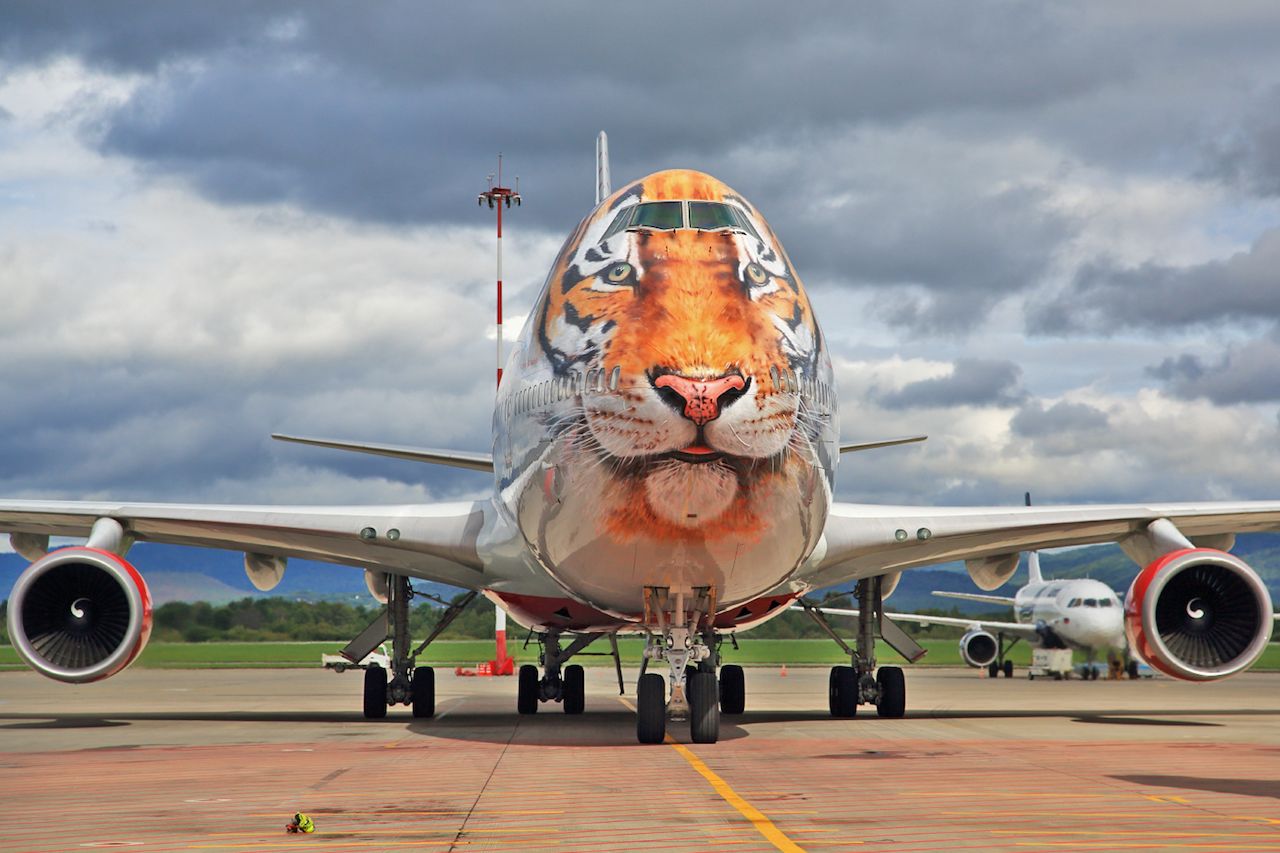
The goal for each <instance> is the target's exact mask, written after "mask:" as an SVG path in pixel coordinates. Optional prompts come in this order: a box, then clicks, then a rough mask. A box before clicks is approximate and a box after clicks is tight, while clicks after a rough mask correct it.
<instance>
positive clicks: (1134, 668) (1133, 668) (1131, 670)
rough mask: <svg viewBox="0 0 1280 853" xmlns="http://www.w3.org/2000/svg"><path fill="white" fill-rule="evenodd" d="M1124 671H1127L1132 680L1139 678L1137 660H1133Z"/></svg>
mask: <svg viewBox="0 0 1280 853" xmlns="http://www.w3.org/2000/svg"><path fill="white" fill-rule="evenodd" d="M1124 671H1125V673H1126V674H1128V676H1129V677H1130V678H1137V677H1138V662H1137V661H1136V660H1131V661H1129V665H1128V666H1126V667H1125V668H1124Z"/></svg>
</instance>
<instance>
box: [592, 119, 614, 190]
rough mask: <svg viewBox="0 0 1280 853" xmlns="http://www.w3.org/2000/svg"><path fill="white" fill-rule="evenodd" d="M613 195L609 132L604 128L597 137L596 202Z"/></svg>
mask: <svg viewBox="0 0 1280 853" xmlns="http://www.w3.org/2000/svg"><path fill="white" fill-rule="evenodd" d="M611 195H613V186H612V184H611V182H610V180H609V134H607V133H605V132H604V131H603V130H602V131H600V135H599V136H597V137H596V204H599V203H600V202H602V201H604V200H605V199H606V198H608V197H609V196H611Z"/></svg>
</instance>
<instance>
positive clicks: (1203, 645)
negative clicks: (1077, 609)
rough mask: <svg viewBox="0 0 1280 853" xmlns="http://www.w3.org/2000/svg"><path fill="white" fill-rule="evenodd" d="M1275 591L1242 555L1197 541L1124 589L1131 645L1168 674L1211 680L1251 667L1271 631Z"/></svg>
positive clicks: (1145, 571)
mask: <svg viewBox="0 0 1280 853" xmlns="http://www.w3.org/2000/svg"><path fill="white" fill-rule="evenodd" d="M1271 629H1272V618H1271V596H1270V594H1269V593H1268V592H1267V587H1266V585H1265V584H1264V583H1263V582H1262V579H1261V578H1259V577H1258V575H1257V574H1256V573H1255V572H1254V571H1253V569H1251V568H1249V566H1248V565H1246V564H1245V563H1244V561H1242V560H1241V559H1240V558H1239V557H1236V556H1235V555H1233V554H1228V553H1227V552H1225V551H1216V550H1213V549H1209V548H1192V549H1185V550H1181V551H1174V552H1173V553H1171V554H1166V555H1164V556H1163V557H1160V558H1159V559H1157V560H1156V561H1154V562H1153V563H1151V564H1150V565H1148V566H1147V567H1146V568H1145V569H1143V570H1142V571H1141V572H1139V573H1138V576H1137V577H1136V578H1134V580H1133V584H1132V585H1131V586H1130V587H1129V593H1128V595H1126V596H1125V604H1124V630H1125V636H1126V637H1127V638H1128V641H1129V647H1130V648H1131V649H1133V650H1134V651H1136V652H1137V653H1138V654H1139V655H1141V656H1142V657H1143V659H1145V660H1146V661H1147V662H1148V663H1150V664H1151V665H1152V666H1153V667H1155V668H1156V669H1158V670H1160V671H1161V672H1163V673H1164V674H1166V675H1171V676H1173V677H1174V678H1181V679H1184V680H1187V681H1213V680H1215V679H1218V678H1225V677H1227V676H1228V675H1234V674H1235V673H1237V672H1240V671H1242V670H1245V669H1248V668H1249V667H1250V666H1252V665H1253V662H1254V661H1256V660H1257V659H1258V657H1259V656H1260V655H1261V654H1262V652H1263V650H1264V649H1266V647H1267V642H1268V641H1269V640H1270V639H1271Z"/></svg>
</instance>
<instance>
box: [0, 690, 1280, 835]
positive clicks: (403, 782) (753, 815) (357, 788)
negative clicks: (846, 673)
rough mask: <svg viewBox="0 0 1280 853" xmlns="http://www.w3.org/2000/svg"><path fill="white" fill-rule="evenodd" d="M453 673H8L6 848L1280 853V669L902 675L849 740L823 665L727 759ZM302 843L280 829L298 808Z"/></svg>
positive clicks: (769, 708)
mask: <svg viewBox="0 0 1280 853" xmlns="http://www.w3.org/2000/svg"><path fill="white" fill-rule="evenodd" d="M634 675H635V674H634V673H628V685H627V695H626V696H623V697H619V696H618V687H617V683H616V680H615V679H614V676H613V672H612V670H610V669H603V668H588V670H587V690H588V695H587V711H586V713H585V714H584V715H582V716H579V717H568V716H566V715H565V714H564V713H563V712H562V711H561V710H560V708H559V706H558V705H554V704H551V705H545V704H544V705H543V706H541V708H540V710H539V712H538V713H537V714H536V715H534V716H531V717H521V716H518V715H517V714H516V713H515V683H514V679H511V678H461V677H456V676H454V675H453V674H452V673H451V672H446V671H444V670H439V671H437V691H438V697H439V698H438V703H437V715H436V717H435V718H433V719H428V720H414V719H413V718H412V717H411V716H410V715H409V712H408V709H406V708H393V709H392V710H391V711H390V713H389V715H388V717H387V719H386V720H383V721H366V720H364V719H363V718H362V717H361V715H360V711H359V706H360V692H361V674H360V673H358V672H354V673H352V672H348V673H345V674H341V675H339V674H336V673H331V672H324V671H321V670H319V669H318V668H317V669H315V670H192V671H175V670H130V671H128V672H125V673H123V674H122V675H120V676H117V677H115V678H113V679H109V680H108V681H105V682H102V683H99V684H93V685H85V686H78V687H72V686H68V685H62V684H57V683H54V682H51V681H48V680H46V679H44V678H42V677H40V676H38V675H35V674H32V673H25V672H23V673H17V672H13V673H0V850H2V851H5V853H47V852H48V851H69V850H86V849H100V848H109V849H117V848H118V849H131V850H138V851H187V850H201V851H276V850H286V849H287V850H311V851H316V850H320V851H360V853H365V851H377V850H397V851H401V850H423V851H449V850H459V851H463V850H466V851H626V850H664V851H712V850H732V851H744V853H745V851H770V850H787V851H796V850H812V851H822V850H831V851H835V850H860V851H899V852H900V853H906V851H936V850H982V851H1036V850H1043V851H1062V850H1069V851H1076V850H1161V851H1182V850H1186V851H1206V850H1208V851H1254V850H1257V851H1263V850H1266V851H1280V673H1247V674H1244V675H1242V676H1238V677H1236V678H1233V679H1228V680H1226V681H1223V682H1218V683H1213V684H1190V683H1184V682H1175V681H1172V680H1168V679H1164V678H1156V679H1144V680H1140V681H1122V682H1108V681H1096V682H1080V681H1065V682H1052V681H1045V680H1043V679H1038V680H1036V681H1034V682H1032V681H1028V680H1027V679H1026V678H1025V677H1015V678H1013V679H1005V678H1000V679H988V678H986V677H985V676H984V675H983V674H981V673H979V672H977V671H974V670H963V669H934V668H929V669H915V670H908V672H907V685H908V694H907V717H906V719H901V720H888V719H880V718H878V717H876V716H875V713H874V709H871V711H870V713H867V712H866V710H862V711H860V713H859V715H858V717H856V718H854V719H851V720H835V719H832V718H831V717H829V716H828V714H827V709H826V704H827V703H826V685H827V670H825V669H817V668H814V669H809V668H804V669H801V668H792V669H791V670H790V671H789V672H788V673H787V674H786V675H785V676H784V675H783V674H782V673H781V671H780V670H779V669H777V668H757V669H748V670H747V713H746V714H744V715H742V716H740V717H725V718H724V720H723V723H722V729H721V739H720V742H719V743H716V744H710V745H692V744H691V743H690V740H689V732H688V726H687V724H682V723H673V724H671V726H670V727H669V729H668V732H669V738H668V743H666V744H663V745H656V746H641V745H639V744H637V743H636V740H635V721H634V716H633V713H632V711H631V709H630V707H629V703H630V702H631V701H633V699H634V687H633V685H634ZM297 811H302V812H306V813H307V814H309V815H311V816H312V817H313V818H314V820H315V822H316V826H317V831H316V833H315V834H313V835H305V836H301V835H286V834H285V832H284V825H285V823H286V822H287V821H288V819H289V818H290V817H291V816H292V815H293V813H294V812H297Z"/></svg>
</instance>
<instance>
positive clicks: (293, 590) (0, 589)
mask: <svg viewBox="0 0 1280 853" xmlns="http://www.w3.org/2000/svg"><path fill="white" fill-rule="evenodd" d="M1235 553H1236V554H1237V555H1239V556H1240V558H1241V559H1243V560H1244V561H1245V562H1246V563H1248V564H1249V565H1251V566H1253V568H1254V569H1255V570H1257V572H1258V574H1260V575H1261V576H1262V578H1263V580H1264V581H1266V583H1267V585H1268V587H1269V588H1270V589H1271V595H1272V598H1273V599H1275V600H1276V601H1280V534H1276V533H1248V534H1242V535H1241V536H1240V537H1239V538H1238V540H1237V542H1236V547H1235ZM243 559H244V558H243V556H242V555H241V554H240V553H239V552H237V551H218V550H212V549H207V548H186V547H183V546H180V545H158V544H155V543H152V542H139V543H138V544H137V545H135V546H134V547H133V549H132V550H131V551H130V552H129V561H130V562H132V563H133V564H134V565H135V566H137V567H138V569H139V571H141V572H142V574H143V575H144V576H145V577H146V579H147V585H148V586H149V587H150V588H151V592H152V596H153V598H154V599H155V601H156V603H157V604H164V603H167V602H170V601H207V602H209V603H211V604H225V603H226V602H228V601H235V600H236V599H240V598H245V597H255V598H261V597H268V596H281V597H285V598H293V599H297V600H301V601H347V602H350V603H352V604H366V605H368V604H373V603H374V601H373V597H372V596H370V595H369V591H368V590H367V589H366V588H365V585H364V573H363V572H362V571H361V570H359V569H352V568H349V567H347V566H335V565H331V564H329V563H318V562H315V561H312V560H290V561H289V567H288V569H287V570H286V571H285V574H284V580H282V581H281V582H280V586H278V587H276V588H275V589H274V590H272V591H271V592H259V591H258V590H256V589H254V587H253V584H251V583H249V579H248V577H246V576H245V573H244V562H243ZM1040 565H1041V568H1042V569H1043V571H1044V573H1045V576H1046V577H1050V578H1083V577H1090V578H1094V579H1095V580H1100V581H1103V582H1104V583H1107V584H1109V585H1110V586H1111V587H1112V588H1113V589H1115V590H1116V591H1117V592H1119V593H1120V594H1121V595H1123V594H1124V593H1125V591H1126V590H1128V588H1129V583H1130V582H1131V581H1132V580H1133V577H1134V575H1136V574H1137V572H1138V569H1137V567H1136V566H1134V564H1133V563H1132V562H1130V560H1129V558H1128V557H1126V556H1125V555H1124V553H1123V552H1122V551H1121V550H1120V548H1119V546H1117V545H1091V546H1088V547H1085V548H1073V549H1071V550H1067V551H1058V552H1053V553H1043V554H1041V557H1040ZM26 566H27V562H26V560H24V559H23V558H22V557H20V556H18V555H17V554H0V598H4V597H7V595H8V591H9V588H10V587H11V586H12V585H13V582H14V580H16V579H17V576H18V574H19V573H20V572H21V571H22V570H23V569H25V568H26ZM1026 582H1027V574H1026V569H1025V568H1024V567H1022V566H1019V568H1018V571H1017V572H1016V573H1015V574H1014V576H1013V578H1012V579H1011V580H1010V581H1009V582H1008V583H1006V584H1005V585H1004V586H1003V587H1001V588H1000V590H998V591H997V592H996V594H997V595H1012V594H1013V591H1014V590H1016V589H1017V588H1018V587H1019V586H1022V585H1023V584H1025V583H1026ZM414 586H415V588H416V589H418V590H419V591H422V592H430V593H434V594H436V595H440V596H442V597H445V598H449V597H451V596H453V595H454V594H456V593H457V592H458V590H457V589H455V588H453V587H449V586H445V585H443V584H432V583H426V582H421V581H419V582H415V584H414ZM933 590H944V591H949V592H977V591H978V589H977V587H975V586H974V585H973V582H972V581H970V580H969V575H968V573H967V572H966V571H965V570H964V564H963V563H943V564H940V565H938V566H936V567H928V568H922V569H912V570H911V571H907V572H903V574H902V580H901V581H900V582H899V584H898V588H897V590H896V591H895V592H894V593H893V596H892V598H891V599H890V602H891V603H890V608H891V609H893V610H904V611H914V610H922V609H926V608H938V607H943V608H949V607H951V606H952V605H953V604H956V605H960V606H961V609H962V610H964V611H965V612H970V611H969V610H968V609H966V608H965V607H964V602H959V601H946V600H944V599H940V598H938V597H936V596H934V595H931V594H930V593H931V592H932V591H933ZM983 609H984V605H981V604H975V605H974V606H973V612H978V611H979V610H983ZM985 609H987V610H989V608H985Z"/></svg>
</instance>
